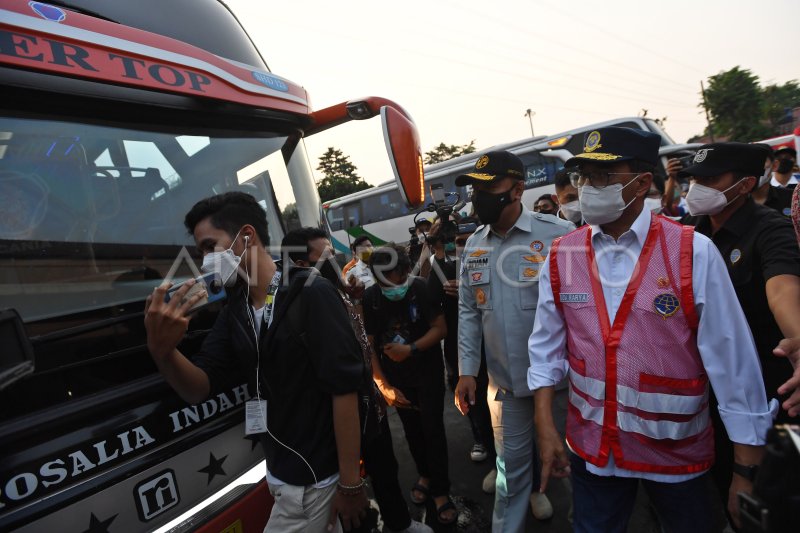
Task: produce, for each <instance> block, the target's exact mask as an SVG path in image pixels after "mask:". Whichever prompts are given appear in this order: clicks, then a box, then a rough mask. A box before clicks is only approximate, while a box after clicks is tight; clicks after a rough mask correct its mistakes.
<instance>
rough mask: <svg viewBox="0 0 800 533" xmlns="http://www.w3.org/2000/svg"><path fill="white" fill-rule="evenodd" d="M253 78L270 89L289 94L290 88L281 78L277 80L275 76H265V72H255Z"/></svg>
mask: <svg viewBox="0 0 800 533" xmlns="http://www.w3.org/2000/svg"><path fill="white" fill-rule="evenodd" d="M253 78H255V80H256V81H257V82H259V83H260V84H262V85H266V86H267V87H269V88H270V89H275V90H276V91H281V92H284V93H285V92H289V86H288V85H286V83H284V81H283V80H282V79H280V78H276V77H275V76H270V75H269V74H265V73H263V72H253Z"/></svg>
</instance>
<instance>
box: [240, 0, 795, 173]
mask: <svg viewBox="0 0 800 533" xmlns="http://www.w3.org/2000/svg"><path fill="white" fill-rule="evenodd" d="M225 2H226V3H227V4H228V6H229V7H230V8H231V10H232V11H233V12H234V14H235V15H236V16H237V17H238V18H239V20H240V22H241V23H242V24H243V25H244V27H245V29H246V30H247V32H248V33H249V34H250V37H251V38H252V39H253V41H254V42H255V44H256V46H257V47H258V48H259V50H260V51H261V54H262V56H263V57H264V59H265V60H266V62H267V64H268V66H269V67H270V69H271V71H272V72H274V73H275V74H278V75H280V76H282V77H284V78H288V79H290V80H292V81H294V82H296V83H298V84H300V85H302V86H303V87H305V88H306V90H307V91H308V93H309V96H310V99H311V104H312V106H313V108H314V109H322V108H325V107H328V106H331V105H335V104H337V103H340V102H343V101H347V100H352V99H356V98H359V97H362V96H368V95H369V96H382V97H385V98H389V99H391V100H394V101H395V102H397V103H398V104H400V105H402V106H403V107H404V108H405V109H406V110H407V111H408V112H409V113H410V114H411V115H412V117H413V118H414V121H415V123H416V124H417V127H418V129H419V132H420V138H421V145H422V150H423V152H426V151H428V150H431V149H432V148H433V147H434V146H436V145H438V144H439V143H441V142H444V143H446V144H456V145H462V144H467V143H469V142H470V141H471V140H473V139H474V140H475V145H476V147H477V148H478V149H479V150H481V149H486V148H489V147H491V146H494V145H497V144H502V143H507V142H512V141H516V140H520V139H523V138H526V137H530V135H531V124H530V122H529V119H528V117H527V116H526V110H527V109H531V111H532V112H533V113H534V114H533V130H534V133H535V134H536V135H551V134H556V133H559V132H562V131H566V130H569V129H572V128H576V127H581V126H585V125H588V124H592V123H595V122H601V121H604V120H609V119H614V118H619V117H625V116H636V115H641V114H642V112H643V110H645V109H646V110H647V116H648V117H652V118H664V117H666V122H665V129H666V131H667V133H668V134H670V135H671V136H672V138H673V139H674V140H675V141H676V142H685V141H686V140H687V139H688V138H689V137H691V136H693V135H695V134H698V133H701V132H702V131H703V128H704V127H705V116H704V114H703V112H702V109H701V108H699V107H698V104H699V103H700V101H701V98H700V82H701V80H703V81H704V82H705V83H707V79H708V77H709V76H712V75H714V74H717V73H719V72H722V71H725V70H728V69H730V68H732V67H735V66H737V65H739V66H741V67H742V68H746V69H749V70H751V71H752V72H753V73H754V74H755V75H757V76H758V77H759V78H760V80H761V83H762V84H772V83H777V84H782V83H785V82H786V81H789V80H792V79H800V60H798V58H797V46H796V43H794V42H793V41H792V38H793V37H794V38H795V39H796V36H797V32H798V26H800V2H798V1H797V0H763V1H761V2H753V1H752V0H751V1H744V0H699V1H698V0H691V1H690V0H670V1H669V2H663V1H662V2H654V1H643V0H605V1H588V0H562V1H560V2H559V1H556V0H527V1H522V0H520V1H515V0H494V1H493V2H487V1H485V0H484V1H474V0H460V1H455V0H426V1H421V0H402V1H399V2H381V1H374V0H373V1H370V2H367V1H362V0H343V1H339V2H331V1H329V0H328V1H318V0H303V1H297V2H286V1H285V2H268V1H263V0H262V1H257V0H225ZM379 120H380V119H379V118H378V117H376V118H373V119H371V120H367V121H360V122H351V123H348V124H345V125H342V126H340V127H338V128H334V129H332V130H328V131H326V132H322V133H320V134H317V135H314V136H311V137H308V138H307V139H306V140H305V144H306V148H307V150H308V153H309V158H310V161H311V163H312V167H313V168H316V166H317V164H318V160H319V156H320V155H322V153H324V152H325V150H326V149H327V147H329V146H334V147H335V148H338V149H340V150H342V151H343V152H344V153H345V154H346V155H348V156H350V159H351V161H352V162H353V163H354V164H355V165H356V167H357V169H358V174H359V175H360V176H361V177H362V178H364V179H365V180H366V181H367V182H368V183H371V184H378V183H382V182H385V181H387V180H389V179H392V174H391V167H390V165H389V161H388V158H387V155H386V149H385V147H384V145H383V136H382V132H381V125H380V121H379ZM315 177H316V179H320V178H321V176H320V175H319V172H315Z"/></svg>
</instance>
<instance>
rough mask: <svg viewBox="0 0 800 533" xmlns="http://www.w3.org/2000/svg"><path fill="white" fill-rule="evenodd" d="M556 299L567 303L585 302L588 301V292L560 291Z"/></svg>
mask: <svg viewBox="0 0 800 533" xmlns="http://www.w3.org/2000/svg"><path fill="white" fill-rule="evenodd" d="M558 299H559V301H560V302H561V303H567V304H577V303H586V302H588V301H589V293H587V292H561V293H559V294H558Z"/></svg>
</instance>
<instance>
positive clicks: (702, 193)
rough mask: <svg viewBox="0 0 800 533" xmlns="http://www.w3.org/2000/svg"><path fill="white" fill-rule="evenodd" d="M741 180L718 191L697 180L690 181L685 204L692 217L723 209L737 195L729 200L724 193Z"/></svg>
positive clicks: (711, 213)
mask: <svg viewBox="0 0 800 533" xmlns="http://www.w3.org/2000/svg"><path fill="white" fill-rule="evenodd" d="M742 179H744V178H742ZM741 181H742V180H739V181H737V182H736V183H734V184H733V185H731V186H730V187H728V188H727V189H725V190H724V191H718V190H717V189H712V188H711V187H706V186H705V185H700V184H699V183H697V182H694V183H692V184H691V185H689V192H688V193H687V194H686V205H687V207H688V208H689V214H690V215H692V216H693V217H696V216H700V215H716V214H717V213H719V212H720V211H722V210H723V209H725V207H726V206H727V205H728V204H729V203H731V202H732V201H734V200H736V199H737V198H738V197H739V195H738V194H737V195H736V196H734V197H733V198H731V200H730V202H729V201H728V199H727V198H726V197H725V193H726V192H728V191H729V190H731V189H733V188H734V187H736V186H737V185H739V183H741Z"/></svg>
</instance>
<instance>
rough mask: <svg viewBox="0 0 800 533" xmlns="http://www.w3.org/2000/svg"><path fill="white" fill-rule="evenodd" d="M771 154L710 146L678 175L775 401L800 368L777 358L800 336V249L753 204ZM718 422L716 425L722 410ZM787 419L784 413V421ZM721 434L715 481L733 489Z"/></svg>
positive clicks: (788, 228) (771, 215) (750, 147)
mask: <svg viewBox="0 0 800 533" xmlns="http://www.w3.org/2000/svg"><path fill="white" fill-rule="evenodd" d="M767 150H769V149H768V148H765V146H764V145H758V144H745V143H735V142H728V143H715V144H707V145H704V146H702V147H701V148H700V149H699V150H698V151H697V154H696V155H695V157H694V161H693V164H692V165H690V166H689V167H687V168H686V169H684V170H682V171H680V172H679V176H681V177H689V178H691V185H690V187H689V193H688V194H687V195H686V203H687V204H688V207H689V213H690V214H691V215H692V216H690V217H685V218H684V223H689V224H692V225H694V226H695V228H696V230H697V231H699V232H700V233H703V234H704V235H706V236H708V237H710V238H711V239H712V240H713V241H714V244H715V245H716V246H717V248H718V249H719V251H720V253H721V254H722V257H723V258H724V259H725V261H726V264H727V267H728V272H729V274H730V276H731V281H732V282H733V285H734V288H735V290H736V295H737V296H738V298H739V303H740V304H741V305H742V309H743V310H744V313H745V316H746V318H747V322H748V324H749V325H750V329H751V331H752V332H753V337H754V339H755V343H756V348H757V349H758V353H759V356H760V359H761V366H762V370H763V374H764V385H765V388H766V393H767V398H773V397H776V396H778V393H777V390H778V387H779V386H781V385H782V384H783V383H784V382H786V381H787V380H788V379H789V378H790V377H791V376H792V373H793V368H792V367H793V366H794V367H795V368H798V367H800V357H793V358H790V359H789V360H787V359H785V358H779V357H776V356H775V355H773V349H774V348H775V347H776V346H777V345H778V343H779V342H780V341H781V339H783V338H784V337H786V338H792V337H797V336H798V335H799V334H800V248H798V246H797V240H796V238H795V235H794V230H793V228H792V225H791V223H790V222H789V221H788V220H787V219H786V218H785V217H784V216H782V215H781V214H780V213H778V212H777V211H775V210H774V209H770V208H769V207H765V206H763V205H758V204H757V203H755V202H754V201H753V199H752V197H751V193H752V191H753V188H754V187H755V186H756V182H757V180H758V177H759V176H761V175H763V173H764V161H765V159H766V157H767V155H768V152H767ZM712 415H715V418H716V419H717V420H716V421H718V418H719V417H718V415H717V414H716V409H713V410H712ZM787 419H788V414H787V412H786V411H784V410H781V411H780V412H779V415H778V420H779V421H781V420H787ZM716 429H717V435H718V437H722V438H718V440H717V442H718V446H717V465H716V466H715V470H717V472H715V477H716V478H717V482H718V485H719V486H721V487H727V486H728V485H729V483H730V475H731V472H730V469H731V468H732V466H731V463H732V458H731V456H730V453H731V452H730V449H728V450H725V449H724V446H720V443H722V442H724V441H725V440H727V435H725V432H724V427H723V426H722V424H716ZM726 465H727V468H726ZM737 473H739V472H737ZM718 474H719V475H718ZM741 474H744V473H741ZM726 478H727V479H726Z"/></svg>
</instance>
